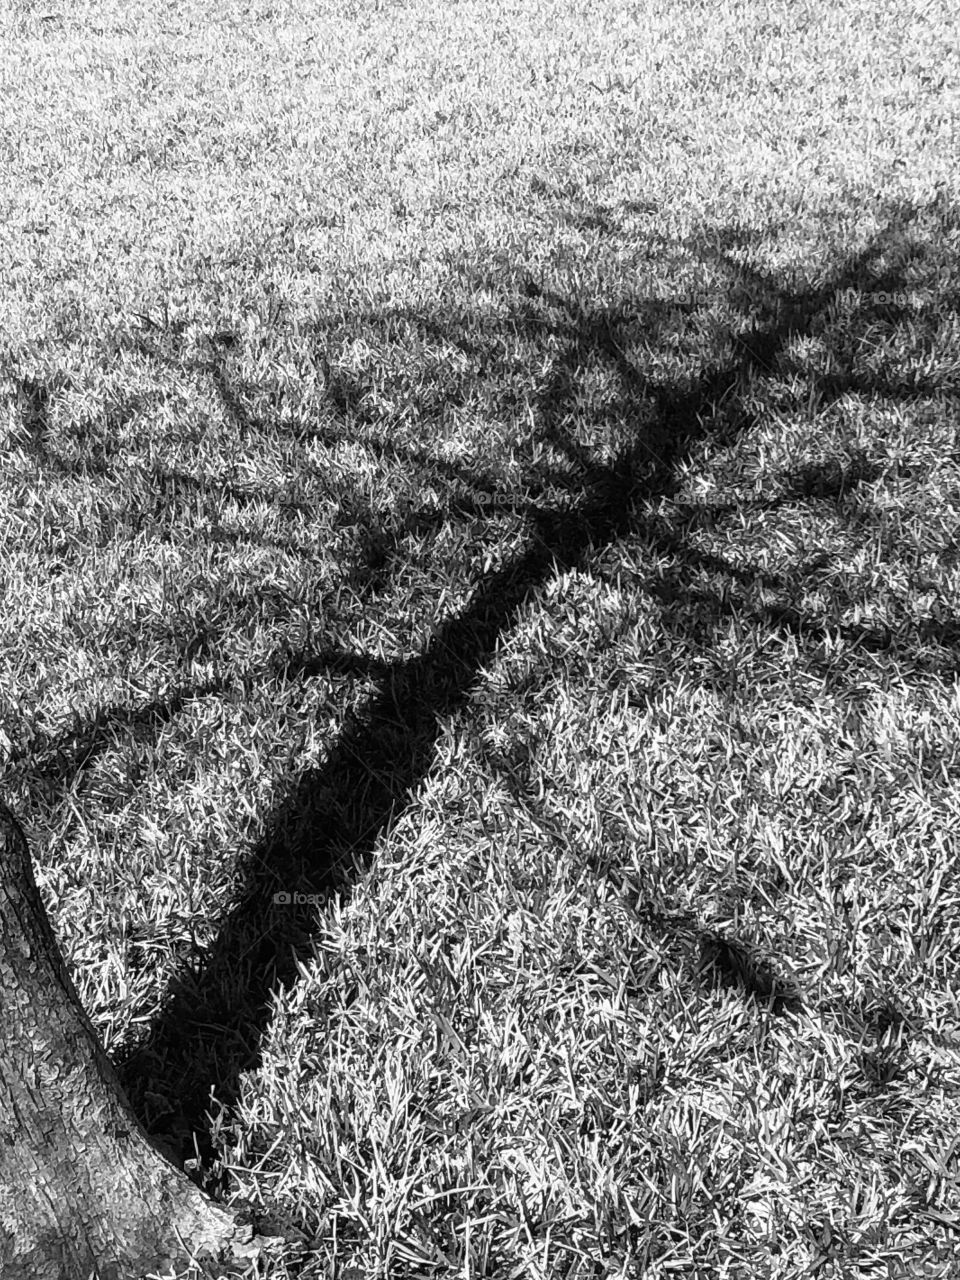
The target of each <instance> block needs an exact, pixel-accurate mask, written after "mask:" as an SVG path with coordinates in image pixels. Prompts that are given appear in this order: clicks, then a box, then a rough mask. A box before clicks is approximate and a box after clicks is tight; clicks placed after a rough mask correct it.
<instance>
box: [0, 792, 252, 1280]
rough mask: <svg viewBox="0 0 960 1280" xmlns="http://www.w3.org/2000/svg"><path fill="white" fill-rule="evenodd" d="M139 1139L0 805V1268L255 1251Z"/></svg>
mask: <svg viewBox="0 0 960 1280" xmlns="http://www.w3.org/2000/svg"><path fill="white" fill-rule="evenodd" d="M251 1235H252V1232H251V1230H250V1228H242V1227H239V1226H238V1225H237V1224H236V1222H235V1221H234V1219H233V1217H232V1216H231V1215H230V1214H229V1213H227V1212H226V1211H225V1210H224V1209H222V1208H219V1207H218V1206H217V1205H215V1204H214V1203H213V1202H212V1201H211V1200H209V1199H208V1198H207V1197H206V1196H205V1195H204V1194H203V1193H202V1192H201V1191H200V1189H199V1188H198V1187H196V1186H195V1185H194V1184H193V1183H192V1182H191V1181H190V1180H189V1179H188V1178H187V1176H186V1175H185V1174H184V1173H182V1172H180V1171H179V1170H178V1169H177V1168H176V1167H175V1166H174V1165H173V1164H172V1163H171V1162H170V1161H169V1160H168V1159H167V1158H166V1156H164V1155H163V1154H162V1153H161V1152H160V1151H159V1150H158V1149H157V1148H156V1147H155V1146H154V1145H153V1143H152V1142H151V1141H150V1139H149V1137H148V1136H147V1134H146V1132H145V1130H144V1129H143V1128H142V1126H141V1125H140V1122H139V1121H138V1120H137V1118H136V1116H135V1115H134V1113H133V1110H132V1109H131V1107H130V1104H129V1102H128V1101H127V1099H126V1097H125V1095H124V1094H123V1092H122V1090H121V1088H120V1084H119V1081H118V1079H117V1076H116V1073H115V1072H114V1069H113V1067H112V1066H111V1064H110V1061H109V1059H108V1058H107V1056H106V1053H105V1052H104V1050H103V1048H102V1046H101V1045H100V1042H99V1041H98V1039H97V1037H96V1033H95V1032H94V1030H93V1027H92V1026H91V1024H90V1022H89V1020H88V1018H87V1016H86V1014H85V1013H84V1011H83V1009H82V1007H81V1005H80V1001H79V999H78V997H77V993H76V990H75V989H74V986H73V983H72V982H71V980H70V978H69V976H68V974H67V972H66V969H65V968H64V964H63V959H62V957H61V955H60V951H59V949H58V947H57V944H56V941H55V939H54V936H53V931H52V930H51V928H50V923H49V921H48V920H47V917H46V913H45V912H44V908H43V904H42V902H41V900H40V895H39V893H38V891H37V886H36V882H35V880H34V877H33V869H32V867H31V865H30V855H29V851H28V849H27V843H26V840H25V838H24V835H23V832H22V831H21V829H20V827H19V826H18V824H17V822H16V820H15V819H14V817H13V815H12V814H11V813H10V812H9V810H8V809H6V807H5V806H3V805H2V804H0V1275H2V1277H3V1280H89V1278H90V1277H96V1278H97V1280H134V1278H136V1280H141V1278H142V1277H143V1276H145V1275H146V1274H147V1273H148V1272H152V1271H163V1270H168V1269H170V1268H171V1267H174V1268H176V1267H185V1266H186V1264H187V1262H188V1261H189V1258H190V1256H191V1255H194V1256H195V1255H198V1254H212V1255H213V1256H215V1257H218V1258H219V1257H222V1256H223V1255H224V1254H234V1255H237V1254H240V1255H244V1254H246V1255H247V1256H249V1255H250V1254H251V1253H255V1252H256V1249H255V1248H254V1247H253V1246H252V1245H251V1244H250V1237H251Z"/></svg>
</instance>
